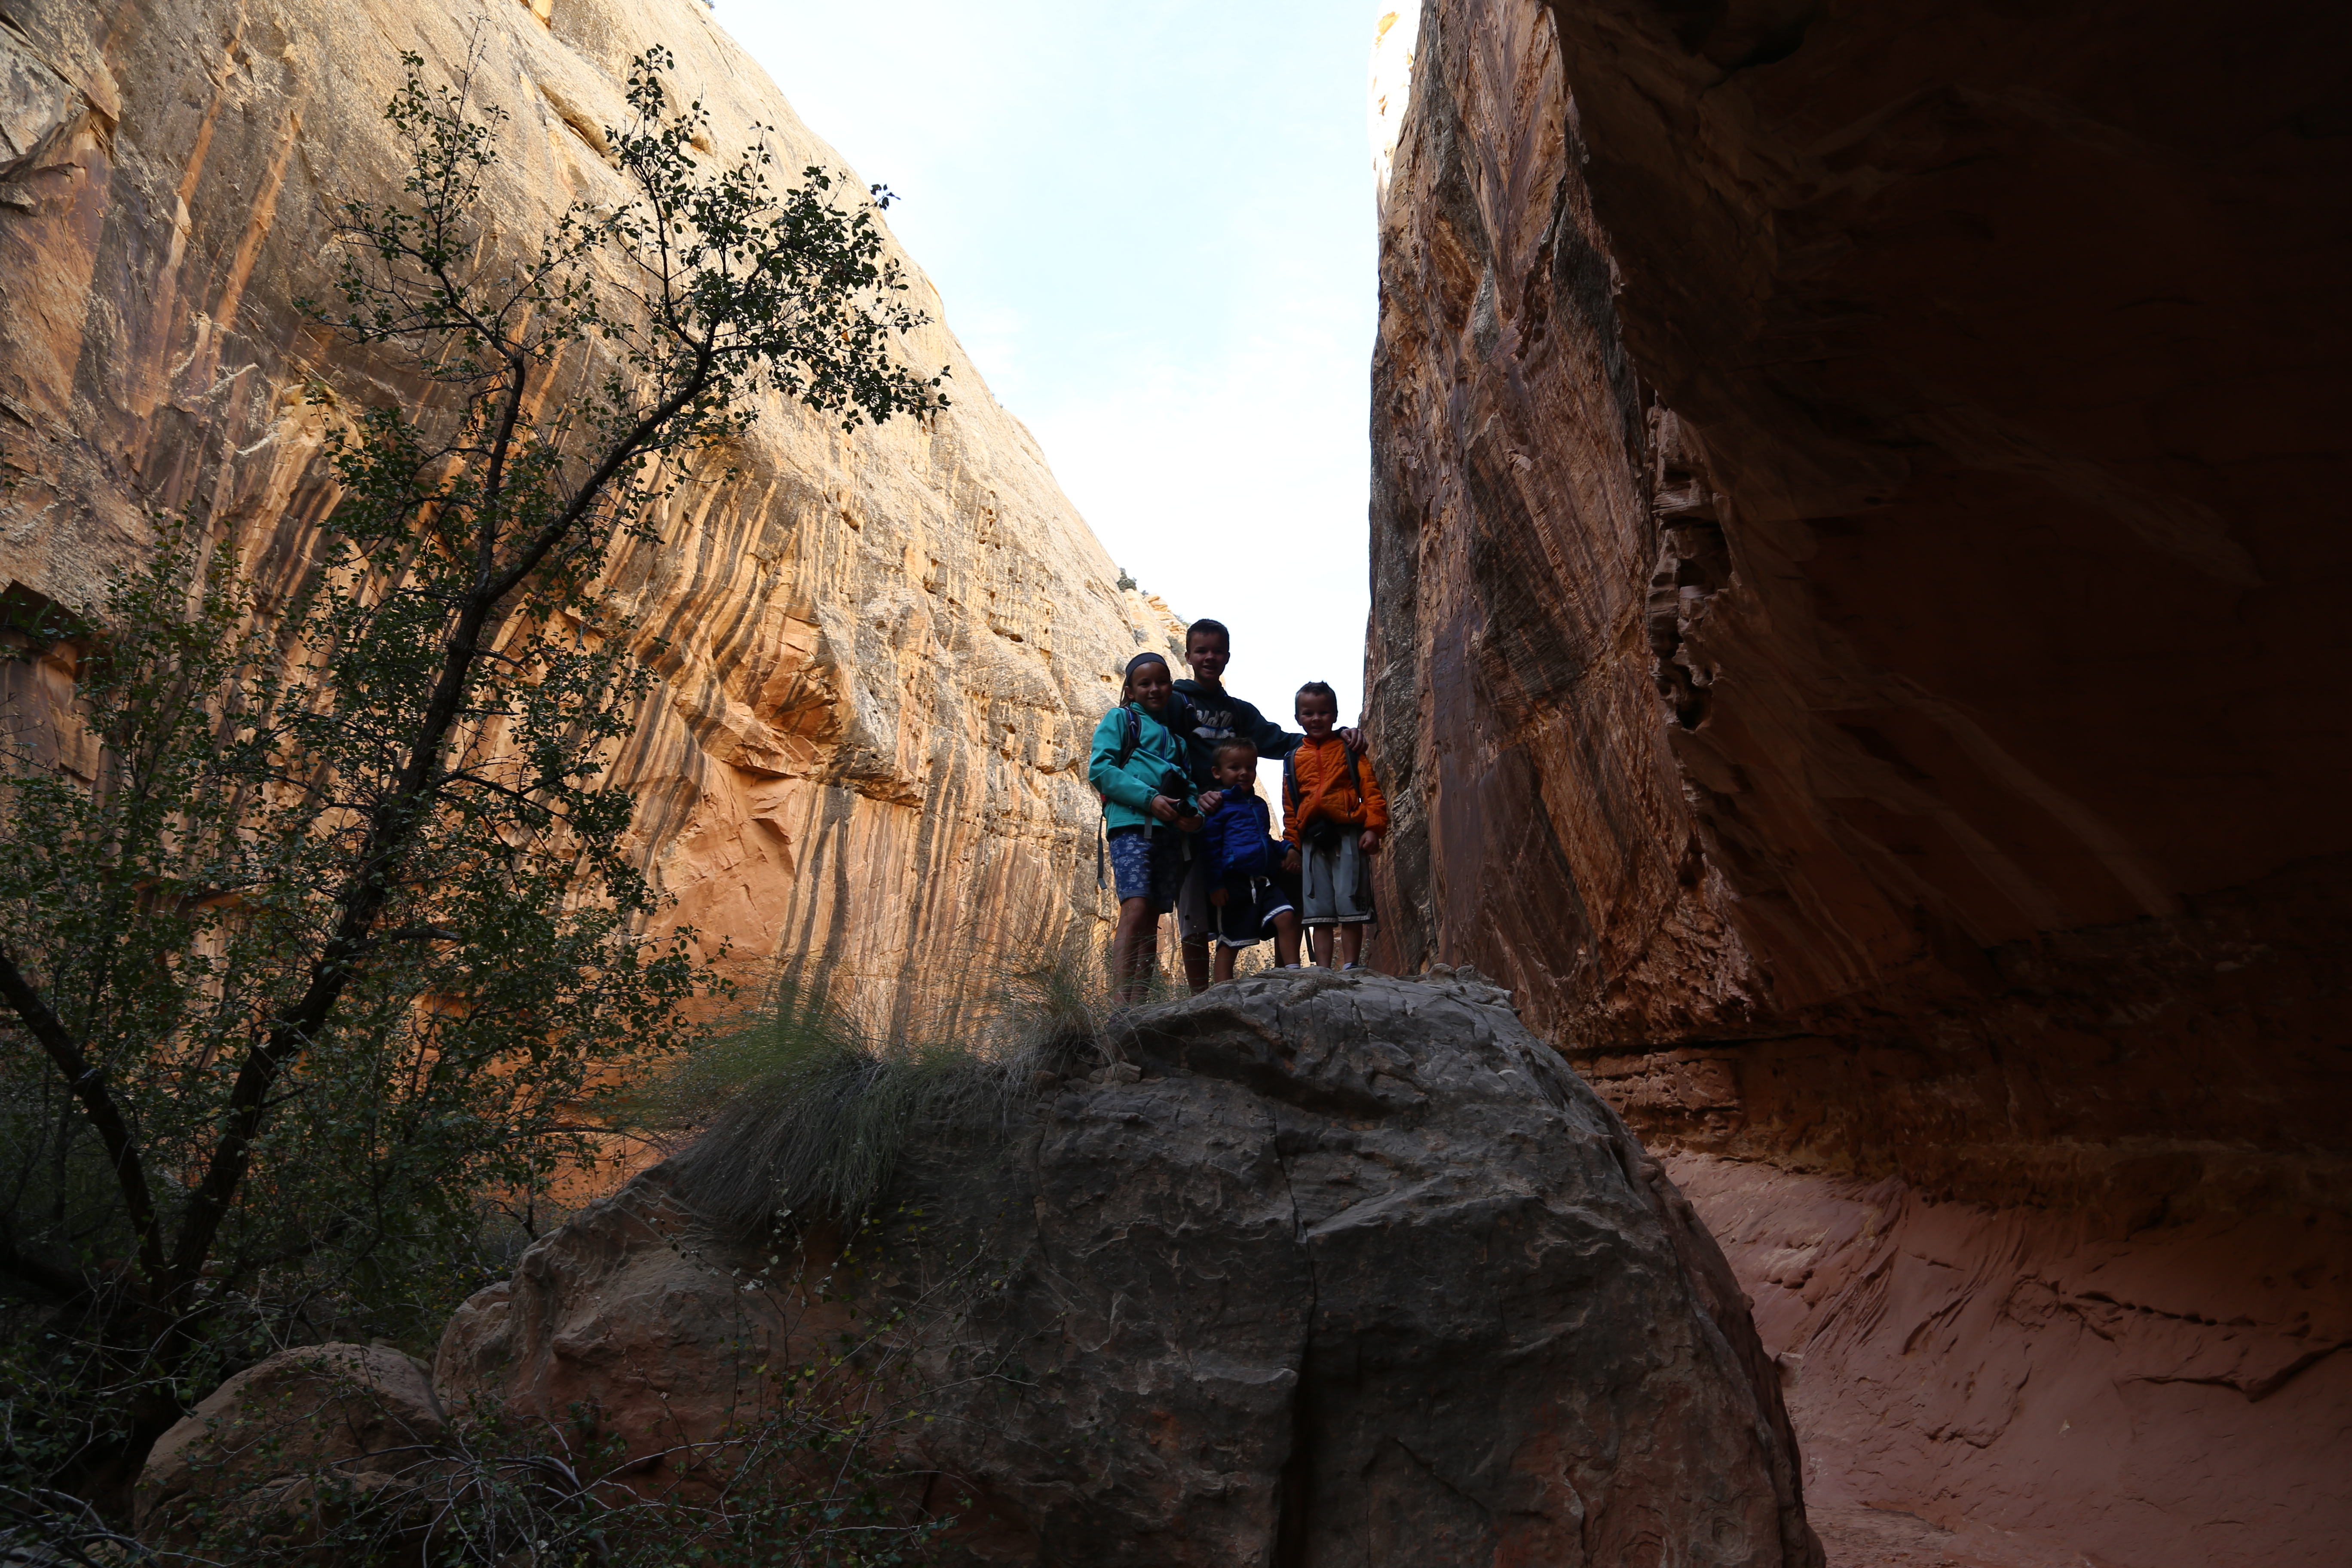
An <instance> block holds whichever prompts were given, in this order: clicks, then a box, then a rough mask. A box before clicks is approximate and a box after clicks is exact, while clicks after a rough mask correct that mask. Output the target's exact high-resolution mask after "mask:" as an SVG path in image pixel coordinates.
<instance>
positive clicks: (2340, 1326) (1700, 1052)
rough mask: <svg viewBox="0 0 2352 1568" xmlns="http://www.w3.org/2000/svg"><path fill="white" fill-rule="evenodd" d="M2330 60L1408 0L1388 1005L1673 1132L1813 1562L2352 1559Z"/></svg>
mask: <svg viewBox="0 0 2352 1568" xmlns="http://www.w3.org/2000/svg"><path fill="white" fill-rule="evenodd" d="M2347 44H2352V39H2347V31H2346V26H2345V18H2344V17H2343V16H2342V15H2341V14H2340V13H2338V12H2335V11H2332V10H2329V9H2326V8H2323V7H2317V6H2298V5H2276V6H2264V7H2258V8H2256V9H2255V10H2253V11H2251V12H2247V11H2239V12H2232V13H2229V14H2226V15H2225V14H2222V13H2218V12H2199V11H2196V10H2193V9H2192V8H2188V7H2179V6H2142V7H2132V8H2129V9H2128V10H2126V11H2115V10H2093V9H2092V8H2088V7H2059V8H2056V9H2051V10H2042V11H2038V12H2034V13H2032V14H2031V15H2028V14H2025V13H2020V12H2016V11H2014V10H2012V9H2009V8H2004V7H2000V6H1994V5H1963V6H1958V7H1942V8H1937V9H1934V10H1932V11H1930V10H1928V9H1925V8H1919V7H1905V6H1883V7H1878V8H1875V9H1865V8H1861V7H1848V6H1811V5H1805V6H1799V5H1779V6H1776V5H1728V6H1727V5H1711V6H1692V5H1666V4H1647V3H1639V0H1633V3H1622V4H1610V3H1605V0H1602V3H1594V4H1566V3H1563V4H1556V5H1535V4H1524V3H1515V0H1434V3H1433V4H1431V5H1429V6H1427V7H1426V8H1425V10H1424V12H1423V21H1422V25H1421V29H1420V35H1419V40H1418V47H1417V49H1416V56H1415V61H1414V68H1413V77H1412V94H1411V107H1410V109H1409V110H1408V111H1407V112H1406V113H1405V114H1404V115H1403V117H1402V123H1401V125H1400V126H1399V127H1398V141H1397V146H1396V150H1395V153H1394V155H1393V172H1392V174H1391V183H1390V184H1389V186H1388V188H1387V191H1386V194H1385V195H1384V198H1383V205H1382V230H1381V336H1380V344H1379V349H1378V352H1377V354H1376V357H1375V361H1374V367H1373V387H1374V401H1373V421H1372V429H1373V448H1374V501H1373V508H1372V524H1371V528H1372V550H1373V584H1374V589H1373V624H1372V631H1371V643H1370V651H1369V654H1368V662H1367V691H1368V692H1369V693H1370V696H1369V700H1368V704H1367V707H1368V712H1369V721H1370V724H1371V726H1372V731H1373V733H1374V735H1375V737H1376V740H1375V747H1376V750H1377V751H1378V753H1379V754H1380V755H1381V756H1382V757H1383V758H1384V759H1388V760H1389V763H1390V766H1391V770H1392V772H1394V773H1398V774H1401V775H1402V776H1403V778H1404V779H1405V780H1406V781H1407V782H1406V783H1405V784H1403V785H1402V786H1401V787H1399V788H1397V789H1396V790H1395V792H1394V793H1395V795H1396V797H1397V798H1399V799H1400V800H1402V802H1404V803H1405V804H1404V805H1403V807H1402V813H1401V816H1402V819H1403V822H1404V826H1402V828H1401V830H1400V832H1399V834H1398V839H1397V843H1396V845H1395V851H1396V852H1395V853H1394V854H1393V855H1392V856H1391V857H1389V858H1386V859H1385V860H1384V861H1383V863H1382V871H1383V881H1382V884H1381V899H1382V908H1383V911H1384V915H1385V916H1386V921H1387V924H1386V929H1385V931H1384V932H1383V936H1384V940H1385V941H1386V942H1387V944H1388V945H1387V948H1386V951H1385V954H1384V959H1385V963H1386V964H1387V965H1388V966H1392V967H1395V968H1397V969H1400V970H1404V971H1411V970H1412V969H1415V968H1418V967H1420V966H1421V965H1422V964H1423V963H1427V962H1430V961H1433V960H1440V961H1444V962H1447V963H1465V962H1473V963H1475V964H1476V965H1477V966H1478V968H1479V969H1480V970H1481V971H1482V972H1484V973H1493V974H1497V975H1500V976H1502V977H1504V980H1505V982H1506V983H1507V984H1513V985H1516V986H1517V987H1519V988H1520V989H1519V993H1518V994H1519V996H1520V999H1521V1001H1522V1003H1523V1004H1524V1005H1525V1006H1526V1009H1527V1014H1528V1017H1529V1018H1530V1019H1531V1020H1533V1021H1536V1022H1537V1026H1538V1029H1539V1031H1541V1032H1542V1033H1544V1034H1545V1035H1546V1037H1548V1038H1550V1039H1552V1040H1554V1041H1555V1042H1557V1043H1558V1044H1559V1046H1560V1047H1561V1048H1562V1049H1563V1051H1565V1052H1566V1054H1567V1055H1568V1057H1569V1058H1570V1060H1571V1061H1572V1062H1573V1063H1574V1064H1575V1065H1576V1067H1577V1068H1578V1070H1579V1071H1580V1073H1582V1074H1583V1075H1584V1076H1585V1077H1586V1078H1587V1079H1590V1081H1591V1082H1592V1083H1593V1084H1594V1086H1595V1087H1596V1088H1598V1089H1600V1090H1601V1093H1602V1094H1603V1095H1604V1096H1605V1097H1606V1098H1607V1099H1608V1100H1610V1101H1611V1102H1612V1104H1613V1105H1614V1106H1616V1107H1617V1109H1618V1110H1621V1111H1622V1113H1623V1114H1624V1115H1625V1117H1626V1118H1627V1119H1628V1121H1630V1122H1631V1123H1632V1124H1633V1127H1634V1128H1635V1129H1636V1131H1639V1132H1640V1133H1641V1135H1642V1137H1643V1140H1644V1141H1645V1142H1646V1143H1647V1145H1648V1146H1649V1147H1650V1148H1651V1149H1652V1150H1654V1151H1656V1152H1661V1153H1662V1154H1664V1156H1665V1158H1666V1163H1667V1165H1668V1168H1669V1169H1670V1170H1671V1171H1672V1172H1673V1173H1674V1174H1675V1180H1676V1181H1677V1182H1678V1183H1679V1184H1681V1185H1682V1187H1683V1188H1684V1190H1685V1192H1686V1193H1687V1194H1689V1196H1690V1198H1691V1201H1692V1202H1693V1204H1694V1205H1696V1208H1697V1210H1698V1212H1699V1213H1700V1215H1702V1216H1704V1218H1705V1219H1706V1223H1707V1224H1708V1226H1709V1227H1710V1228H1711V1229H1712V1230H1713V1231H1714V1232H1715V1235H1716V1237H1717V1240H1718V1241H1720V1242H1721V1243H1722V1245H1723V1247H1725V1250H1726V1252H1727V1255H1728V1256H1729V1258H1730V1259H1731V1261H1732V1263H1733V1266H1734V1268H1736V1270H1737V1271H1738V1276H1739V1279H1740V1281H1741V1284H1742V1286H1743V1288H1744V1289H1745V1290H1746V1292H1747V1294H1748V1297H1749V1299H1750V1300H1751V1301H1752V1302H1753V1304H1754V1309H1755V1312H1756V1320H1757V1326H1758V1329H1759V1331H1760V1333H1761V1334H1762V1336H1763V1341H1764V1343H1765V1345H1766V1347H1767V1348H1768V1350H1769V1351H1770V1352H1772V1353H1773V1355H1774V1357H1775V1360H1776V1362H1777V1363H1778V1364H1779V1365H1780V1369H1781V1373H1782V1376H1783V1379H1784V1384H1785V1388H1786V1392H1787V1397H1788V1401H1789V1407H1790V1415H1791V1418H1792V1420H1793V1421H1794V1422H1795V1424H1796V1428H1797V1432H1798V1436H1799V1439H1800V1442H1801V1444H1802V1446H1803V1448H1804V1453H1805V1479H1806V1489H1807V1500H1808V1504H1809V1508H1810V1510H1811V1517H1812V1519H1813V1521H1814V1523H1815V1525H1816V1527H1817V1528H1818V1529H1819V1530H1820V1531H1822V1535H1823V1538H1824V1541H1825V1542H1826V1543H1827V1544H1828V1546H1829V1548H1830V1560H1831V1561H1832V1563H1841V1562H1844V1563H1877V1562H1880V1561H1886V1562H1902V1563H1913V1562H1918V1563H1928V1562H1947V1561H1948V1562H1953V1563H1979V1562H1981V1563H2012V1562H2014V1563H2036V1564H2038V1563H2045V1562H2047V1563H2076V1562H2087V1563H2099V1564H2108V1563H2114V1564H2124V1563H2131V1564H2158V1563H2163V1564H2175V1563H2178V1564H2183V1565H2186V1564H2191V1563H2246V1564H2254V1563H2263V1564H2273V1563H2311V1564H2319V1563H2334V1562H2337V1561H2341V1560H2342V1558H2343V1556H2344V1555H2345V1553H2346V1552H2347V1551H2352V1533H2347V1531H2352V1505H2347V1498H2346V1492H2345V1489H2344V1486H2343V1482H2342V1474H2343V1463H2344V1457H2345V1455H2346V1453H2347V1431H2352V1355H2347V1354H2346V1353H2344V1352H2345V1350H2346V1347H2347V1344H2352V1294H2347V1287H2352V1280H2347V1268H2352V1229H2347V1215H2346V1212H2345V1209H2344V1205H2343V1194H2344V1192H2345V1190H2346V1187H2345V1177H2346V1174H2347V1159H2346V1154H2347V1145H2346V1142H2345V1138H2344V1134H2343V1128H2344V1125H2345V1120H2346V1117H2345V1113H2346V1110H2347V1085H2352V1076H2347V1068H2352V1054H2347V1052H2352V1034H2348V1033H2347V1027H2346V1024H2345V1018H2344V1005H2345V988H2344V980H2345V975H2346V973H2347V970H2346V964H2345V962H2344V954H2345V952H2346V949H2347V934H2352V932H2348V931H2347V902H2346V898H2345V895H2344V891H2343V888H2344V874H2345V871H2346V868H2347V865H2352V860H2347V841H2346V837H2345V832H2344V829H2343V827H2342V826H2341V823H2340V813H2338V812H2337V811H2336V809H2335V806H2334V805H2333V801H2334V799H2335V796H2336V789H2337V780H2338V779H2339V778H2340V776H2341V772H2342V767H2343V763H2344V761H2345V758H2346V733H2345V731H2346V713H2345V709H2344V705H2343V704H2341V703H2340V702H2336V701H2335V700H2328V699H2322V700H2310V699H2308V698H2306V697H2305V694H2304V693H2303V692H2302V690H2301V689H2300V688H2301V682H2300V681H2298V680H2296V679H2280V675H2281V672H2282V671H2285V670H2303V669H2324V668H2329V667H2330V666H2331V665H2332V664H2333V662H2334V651H2333V650H2335V649H2336V647H2338V646H2339V642H2340V631H2339V627H2338V623H2337V621H2336V617H2335V616H2332V614H2331V613H2330V611H2329V609H2328V608H2327V603H2326V601H2327V600H2328V599H2329V597H2330V596H2331V595H2332V594H2333V591H2334V590H2333V584H2335V583H2336V581H2337V580H2338V579H2339V578H2340V577H2341V576H2342V575H2343V574H2344V571H2345V568H2346V564H2347V563H2346V552H2347V537H2352V536H2347V531H2346V530H2345V529H2344V528H2343V526H2342V521H2341V517H2340V512H2341V508H2340V505H2339V504H2338V503H2336V501H2334V500H2318V499H2316V498H2319V497H2321V496H2325V495H2327V494H2328V493H2329V492H2330V490H2331V489H2332V483H2331V480H2330V479H2329V478H2328V475H2329V473H2330V471H2331V470H2332V468H2333V467H2334V465H2335V463H2336V460H2337V457H2338V454H2340V452H2341V450H2342V446H2343V437H2342V434H2341V418H2340V416H2341V413H2342V410H2343V408H2344V404H2345V399H2344V395H2343V377H2342V372H2341V369H2340V365H2341V363H2342V353H2343V350H2344V347H2345V343H2344V338H2345V332H2346V326H2347V318H2346V313H2345V312H2344V311H2343V310H2342V309H2341V308H2340V306H2339V305H2338V304H2337V303H2336V301H2335V300H2334V299H2333V294H2334V291H2335V287H2336V285H2335V281H2334V279H2335V278H2336V275H2337V273H2338V272H2339V271H2340V269H2341V268H2342V266H2343V263H2344V260H2345V258H2346V257H2347V238H2352V234H2347V209H2346V206H2345V204H2344V203H2343V202H2341V201H2340V200H2338V199H2336V197H2334V196H2333V195H2323V193H2328V192H2335V191H2339V190H2341V189H2343V188H2345V186H2346V183H2347V179H2352V164H2348V163H2347V147H2352V143H2347V140H2346V137H2345V132H2344V122H2343V120H2342V115H2343V110H2342V107H2341V106H2342V104H2343V102H2344V99H2343V92H2344V88H2343V85H2342V83H2343V76H2342V71H2343V68H2344V61H2345V59H2346V58H2347ZM2284 495H2295V496H2305V495H2308V496H2311V497H2313V498H2315V499H2314V501H2313V503H2312V504H2310V505H2305V504H2301V503H2300V502H2286V503H2284V504H2282V503H2281V498H2282V496H2284ZM1906 1552H1907V1553H1912V1554H1911V1555H1905V1554H1904V1553H1906Z"/></svg>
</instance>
